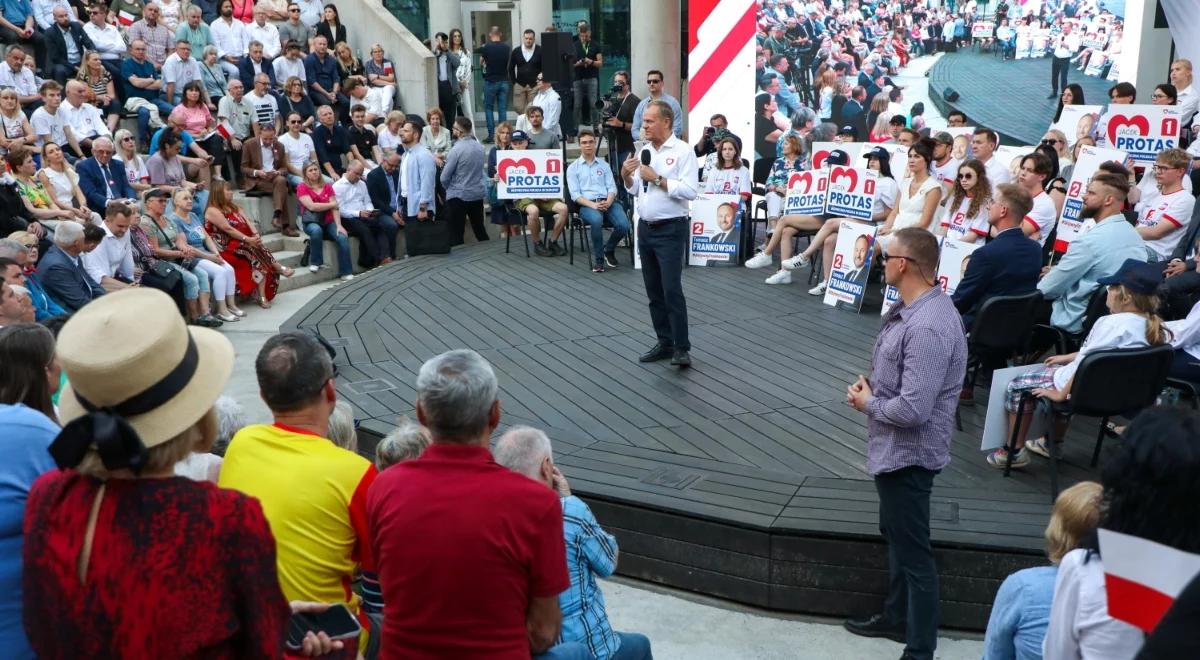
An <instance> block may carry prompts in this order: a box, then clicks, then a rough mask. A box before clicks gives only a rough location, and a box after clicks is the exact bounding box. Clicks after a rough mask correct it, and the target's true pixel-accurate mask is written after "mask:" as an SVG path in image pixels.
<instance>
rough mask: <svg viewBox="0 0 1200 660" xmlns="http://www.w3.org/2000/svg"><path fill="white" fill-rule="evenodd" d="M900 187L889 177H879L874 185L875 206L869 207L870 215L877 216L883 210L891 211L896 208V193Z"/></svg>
mask: <svg viewBox="0 0 1200 660" xmlns="http://www.w3.org/2000/svg"><path fill="white" fill-rule="evenodd" d="M899 190H900V186H899V185H897V184H896V180H895V179H893V178H891V177H889V176H880V177H879V179H878V180H877V182H876V185H875V204H874V206H872V207H871V215H872V216H877V215H879V214H880V213H883V211H884V209H887V210H889V211H890V210H892V208H894V207H895V206H896V193H897V192H898V191H899Z"/></svg>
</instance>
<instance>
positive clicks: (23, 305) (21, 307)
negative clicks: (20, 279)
mask: <svg viewBox="0 0 1200 660" xmlns="http://www.w3.org/2000/svg"><path fill="white" fill-rule="evenodd" d="M34 318H35V317H34V311H33V302H32V301H30V300H29V294H28V293H27V292H26V291H25V287H23V286H21V285H20V284H9V283H8V282H0V330H2V329H3V328H4V327H5V326H9V325H17V324H18V323H33V321H34Z"/></svg>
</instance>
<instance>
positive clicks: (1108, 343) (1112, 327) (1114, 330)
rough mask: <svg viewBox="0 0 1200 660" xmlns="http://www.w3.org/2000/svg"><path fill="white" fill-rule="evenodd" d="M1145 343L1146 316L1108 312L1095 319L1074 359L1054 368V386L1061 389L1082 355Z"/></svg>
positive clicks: (1077, 367) (1135, 346)
mask: <svg viewBox="0 0 1200 660" xmlns="http://www.w3.org/2000/svg"><path fill="white" fill-rule="evenodd" d="M1145 345H1146V318H1145V317H1143V316H1138V315H1137V314H1134V313H1132V312H1121V313H1119V314H1108V315H1106V316H1101V317H1100V318H1099V319H1097V320H1096V325H1094V326H1092V331H1091V332H1089V333H1088V336H1087V338H1086V339H1084V340H1083V345H1082V346H1080V347H1079V353H1078V354H1077V355H1076V356H1075V359H1074V360H1071V361H1070V362H1069V363H1067V364H1065V365H1063V367H1062V368H1061V369H1055V370H1054V387H1055V389H1059V390H1061V389H1062V388H1064V387H1066V386H1067V383H1068V382H1070V381H1071V379H1072V378H1073V377H1074V376H1075V371H1076V370H1077V369H1079V363H1080V362H1081V361H1082V360H1083V356H1085V355H1087V354H1088V353H1091V352H1092V351H1099V350H1103V349H1106V348H1141V347H1143V346H1145Z"/></svg>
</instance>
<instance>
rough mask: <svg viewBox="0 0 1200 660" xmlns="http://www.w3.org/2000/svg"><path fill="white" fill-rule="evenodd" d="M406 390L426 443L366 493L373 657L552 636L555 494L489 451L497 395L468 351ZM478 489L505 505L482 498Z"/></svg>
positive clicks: (562, 582)
mask: <svg viewBox="0 0 1200 660" xmlns="http://www.w3.org/2000/svg"><path fill="white" fill-rule="evenodd" d="M408 125H410V124H406V126H408ZM414 141H415V140H414ZM416 389H417V401H416V414H417V420H418V421H419V422H420V423H421V424H422V425H423V426H425V427H426V428H428V429H429V432H430V434H431V436H432V438H433V443H432V444H431V445H430V446H429V447H428V448H427V449H426V450H425V451H424V453H422V454H421V457H420V458H418V459H416V460H411V461H406V462H403V463H400V464H398V465H393V466H392V467H390V468H388V469H387V470H385V471H383V472H382V473H380V475H379V477H378V478H377V479H376V481H375V486H374V487H373V488H372V489H371V491H370V493H368V495H367V527H368V528H369V529H370V530H371V554H372V556H373V558H374V559H375V560H376V561H377V563H378V565H379V567H380V576H379V577H380V583H381V585H382V587H383V598H384V603H385V606H384V619H383V636H382V646H381V649H380V652H381V654H382V657H392V656H398V655H403V654H404V653H405V651H406V650H408V649H420V652H421V655H423V656H426V657H466V656H470V657H513V658H516V657H526V656H528V655H531V654H532V655H534V656H536V655H538V654H541V653H543V652H545V651H546V650H548V649H549V648H550V647H551V646H552V645H553V644H554V642H555V640H556V639H557V638H558V635H559V630H560V624H561V619H562V615H561V613H560V610H559V606H558V596H559V594H561V593H562V592H563V591H565V590H567V589H568V588H569V587H570V585H571V580H570V576H569V575H568V574H567V565H566V546H565V544H564V540H563V515H562V507H561V505H560V504H559V501H558V498H557V497H556V496H555V495H554V493H553V492H551V491H550V489H548V488H546V487H544V486H542V485H540V484H537V483H535V482H534V481H533V480H531V479H528V478H526V477H523V476H521V475H518V474H516V473H514V472H511V471H509V470H506V469H504V468H502V467H500V466H499V465H497V464H496V463H495V461H493V460H492V454H491V452H490V451H489V450H488V444H489V438H490V437H491V434H492V431H494V430H495V429H496V427H497V426H498V425H499V424H500V401H499V399H498V398H497V396H498V386H497V383H496V375H495V373H494V372H493V371H492V368H491V365H489V364H488V363H487V362H486V361H485V360H484V359H483V358H482V357H481V356H480V355H479V354H478V353H475V352H474V351H469V350H458V351H451V352H448V353H443V354H441V355H439V356H437V357H435V358H433V359H431V360H429V361H428V362H426V363H425V364H424V365H422V367H421V369H420V372H419V374H418V375H417V382H416ZM330 390H331V391H332V384H330ZM481 492H486V493H488V498H489V499H490V500H492V501H496V502H504V503H505V505H504V506H503V507H492V506H483V505H481V504H482V503H481V501H480V499H479V497H478V494H479V493H481ZM413 529H420V530H421V543H413V542H412V540H411V539H412V530H413ZM464 630H471V631H472V634H470V635H464V634H462V631H464Z"/></svg>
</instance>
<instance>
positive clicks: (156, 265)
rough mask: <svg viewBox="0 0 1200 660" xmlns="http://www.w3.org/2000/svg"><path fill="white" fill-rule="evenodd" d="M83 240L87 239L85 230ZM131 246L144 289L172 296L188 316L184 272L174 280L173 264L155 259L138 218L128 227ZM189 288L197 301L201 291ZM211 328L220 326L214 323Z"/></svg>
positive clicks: (139, 279)
mask: <svg viewBox="0 0 1200 660" xmlns="http://www.w3.org/2000/svg"><path fill="white" fill-rule="evenodd" d="M122 206H124V204H122ZM127 208H129V213H130V216H131V217H134V216H136V214H137V207H136V206H134V207H127ZM84 238H85V239H87V232H86V230H85V232H84ZM101 240H102V241H103V240H104V239H103V238H101ZM129 245H130V246H131V247H132V248H133V266H134V273H135V274H136V275H137V276H138V278H137V280H136V283H137V285H138V286H139V287H142V288H145V287H151V288H154V289H158V290H159V291H162V292H164V293H166V294H167V295H169V296H171V299H172V300H174V301H175V307H176V308H177V309H178V310H179V313H180V315H182V316H184V317H188V311H189V310H188V302H187V301H188V298H187V296H186V291H185V286H189V285H187V284H185V282H184V278H183V276H182V275H183V274H182V273H180V276H179V277H172V275H174V273H173V271H175V270H177V269H176V267H175V266H174V265H173V264H170V263H168V262H166V261H163V260H160V259H159V258H158V257H157V256H155V250H154V246H152V245H151V244H150V237H149V236H147V235H146V231H145V230H144V229H142V225H141V224H140V223H139V222H137V221H136V218H135V221H134V222H133V223H132V224H130V225H129ZM197 287H198V284H197ZM189 288H190V290H191V291H192V296H193V298H194V297H195V296H196V295H197V291H198V288H191V287H189ZM189 318H190V317H189ZM218 323H219V321H218ZM212 327H217V326H216V324H213V326H212Z"/></svg>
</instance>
